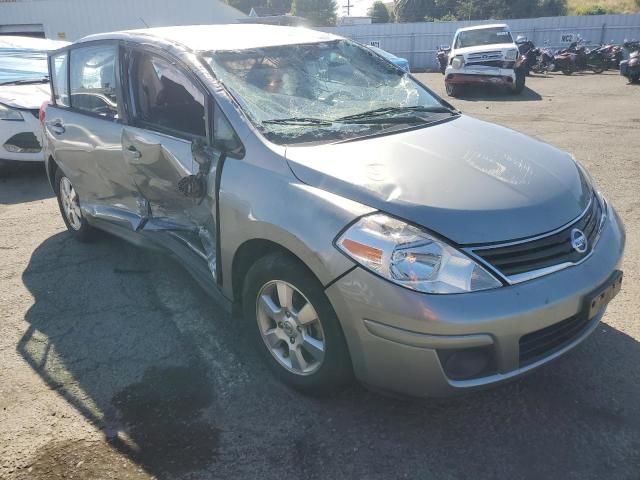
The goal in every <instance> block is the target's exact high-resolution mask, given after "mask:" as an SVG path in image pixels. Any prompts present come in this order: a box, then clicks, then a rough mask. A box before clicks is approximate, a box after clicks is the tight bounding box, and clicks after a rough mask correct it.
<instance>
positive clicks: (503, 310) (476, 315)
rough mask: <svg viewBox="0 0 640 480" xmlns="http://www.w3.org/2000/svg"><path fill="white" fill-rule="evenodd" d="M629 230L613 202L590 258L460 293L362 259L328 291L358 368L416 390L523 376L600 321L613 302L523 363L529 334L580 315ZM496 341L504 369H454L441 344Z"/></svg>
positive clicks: (367, 376)
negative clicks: (415, 285)
mask: <svg viewBox="0 0 640 480" xmlns="http://www.w3.org/2000/svg"><path fill="white" fill-rule="evenodd" d="M624 243H625V234H624V229H623V228H622V225H621V223H620V220H619V219H618V217H617V215H616V214H615V212H614V210H613V208H610V210H609V215H608V217H607V221H606V223H605V226H604V228H603V231H602V234H601V237H600V240H599V241H598V244H597V245H596V247H595V248H594V250H593V253H592V255H591V256H590V257H589V258H588V259H587V260H585V261H584V262H583V263H581V264H578V265H575V266H572V267H569V268H566V269H564V270H561V271H559V272H556V273H553V274H550V275H547V276H544V277H540V278H537V279H535V280H531V281H528V282H523V283H521V284H518V285H513V286H508V287H502V288H498V289H494V290H487V291H482V292H474V293H467V294H458V295H428V294H422V293H418V292H414V291H411V290H408V289H406V288H403V287H400V286H397V285H394V284H392V283H390V282H388V281H386V280H384V279H382V278H380V277H377V276H375V275H373V274H371V273H369V272H367V271H366V270H364V269H362V268H356V269H354V270H353V271H351V272H350V273H349V274H347V275H345V276H344V277H342V278H341V279H339V280H338V281H337V282H335V283H334V284H332V285H331V286H330V287H329V288H328V289H327V290H326V293H327V295H328V297H329V299H330V301H331V303H332V304H333V306H334V308H335V310H336V313H337V314H338V318H340V320H341V325H342V328H343V331H344V333H345V337H346V339H347V343H348V345H349V349H350V353H351V358H352V361H353V366H354V371H355V374H356V376H357V377H358V378H359V379H360V380H361V381H362V382H363V383H365V384H368V385H370V386H372V387H375V388H378V389H383V390H390V391H394V392H397V393H402V394H407V395H412V396H446V395H451V394H455V393H459V392H464V391H468V390H472V389H475V388H480V387H484V386H489V385H492V384H497V383H500V382H504V381H507V380H510V379H513V378H515V377H518V376H520V375H523V374H525V373H527V372H529V371H531V370H533V369H535V368H537V367H539V366H541V365H543V364H545V363H547V362H549V361H550V360H552V359H554V358H556V357H558V356H560V355H562V354H563V353H565V352H566V351H568V350H570V349H571V348H573V347H574V346H576V345H577V344H578V343H580V342H581V341H582V340H583V339H584V338H586V337H587V336H588V335H589V334H590V333H591V332H592V331H593V330H594V329H595V327H596V325H597V323H598V322H599V320H600V318H601V317H602V315H603V314H604V308H603V309H602V310H601V311H600V312H599V313H598V314H597V315H596V316H595V317H594V318H593V319H592V320H591V321H590V322H589V323H588V324H587V325H586V326H585V328H583V329H581V330H580V331H579V332H578V333H577V334H576V335H575V336H574V337H572V338H571V339H570V341H569V342H567V343H565V344H564V345H563V346H562V348H560V349H557V350H554V351H553V352H551V353H549V355H547V356H545V357H543V358H541V359H538V360H536V361H535V362H533V363H527V364H526V365H521V362H520V352H519V344H520V339H521V337H523V336H525V335H527V334H528V333H531V332H536V331H538V330H541V329H544V328H546V327H549V326H551V325H554V324H557V323H559V322H561V321H563V320H565V319H569V318H571V317H575V316H577V315H578V314H580V312H582V311H583V309H584V306H585V305H584V304H585V301H586V298H587V297H588V296H589V295H590V294H592V293H593V292H594V291H595V290H596V289H597V288H598V287H599V286H601V285H603V284H604V283H605V282H606V281H607V280H608V279H609V278H610V277H611V275H612V273H613V272H614V271H615V270H616V269H617V268H618V267H619V266H620V262H621V259H622V253H623V250H624ZM474 348H490V349H491V350H492V354H493V356H494V357H493V358H494V360H495V371H493V372H492V373H491V374H489V375H487V376H481V377H477V378H473V379H469V380H455V379H452V378H450V377H449V376H448V375H447V374H446V373H445V370H444V368H443V366H442V362H441V361H440V358H441V357H440V356H439V353H440V354H442V352H443V351H447V350H452V349H474Z"/></svg>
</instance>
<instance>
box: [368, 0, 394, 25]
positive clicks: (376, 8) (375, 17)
mask: <svg viewBox="0 0 640 480" xmlns="http://www.w3.org/2000/svg"><path fill="white" fill-rule="evenodd" d="M367 15H369V16H370V17H371V22H372V23H389V11H388V10H387V7H385V6H384V3H382V2H381V1H379V0H377V1H376V2H374V3H373V5H372V6H371V8H370V9H369V10H368V11H367Z"/></svg>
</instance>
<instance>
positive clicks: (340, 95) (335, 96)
mask: <svg viewBox="0 0 640 480" xmlns="http://www.w3.org/2000/svg"><path fill="white" fill-rule="evenodd" d="M355 99H356V97H355V96H354V95H353V94H351V93H349V92H343V91H340V92H333V93H332V94H330V95H328V96H327V97H326V98H325V99H324V100H323V101H324V102H325V103H334V102H335V100H355Z"/></svg>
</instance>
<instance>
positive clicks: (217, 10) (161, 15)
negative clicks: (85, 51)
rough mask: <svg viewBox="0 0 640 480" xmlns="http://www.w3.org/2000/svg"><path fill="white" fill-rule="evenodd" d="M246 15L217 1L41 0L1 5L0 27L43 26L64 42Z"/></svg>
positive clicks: (48, 35)
mask: <svg viewBox="0 0 640 480" xmlns="http://www.w3.org/2000/svg"><path fill="white" fill-rule="evenodd" d="M244 16H245V15H244V14H243V13H242V12H240V11H238V10H236V9H234V8H231V7H229V6H228V5H227V4H225V3H224V2H223V1H220V0H41V1H29V2H16V3H0V26H2V25H24V24H42V25H43V26H44V32H45V36H46V37H47V38H52V39H57V38H59V37H60V36H61V35H64V36H65V38H66V40H77V39H78V38H81V37H84V36H86V35H90V34H92V33H100V32H109V31H114V30H125V29H131V28H145V26H146V25H148V26H150V27H162V26H168V25H190V24H211V23H234V22H235V21H236V20H237V19H238V18H240V17H244Z"/></svg>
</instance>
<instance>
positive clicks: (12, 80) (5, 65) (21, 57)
mask: <svg viewBox="0 0 640 480" xmlns="http://www.w3.org/2000/svg"><path fill="white" fill-rule="evenodd" d="M47 75H49V72H48V68H47V53H46V52H43V51H39V50H28V49H20V48H0V85H8V84H16V83H42V82H44V81H46V80H47Z"/></svg>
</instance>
